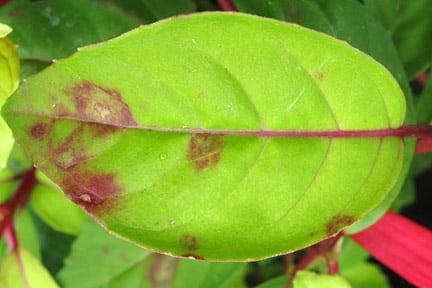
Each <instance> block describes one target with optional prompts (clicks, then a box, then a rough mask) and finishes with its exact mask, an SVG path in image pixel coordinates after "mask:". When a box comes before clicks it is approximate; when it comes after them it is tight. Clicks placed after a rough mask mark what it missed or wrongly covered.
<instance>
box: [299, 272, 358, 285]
mask: <svg viewBox="0 0 432 288" xmlns="http://www.w3.org/2000/svg"><path fill="white" fill-rule="evenodd" d="M321 287H326V288H351V285H349V284H348V282H347V281H346V280H345V279H343V278H342V277H340V276H331V275H318V274H315V273H313V272H309V271H300V272H299V273H298V274H297V276H296V277H295V278H294V286H293V288H321Z"/></svg>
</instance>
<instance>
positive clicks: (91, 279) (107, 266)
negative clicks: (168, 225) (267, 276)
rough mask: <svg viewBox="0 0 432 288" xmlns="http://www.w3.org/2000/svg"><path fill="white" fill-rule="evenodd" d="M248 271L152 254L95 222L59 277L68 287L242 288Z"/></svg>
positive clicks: (238, 266) (240, 265)
mask: <svg viewBox="0 0 432 288" xmlns="http://www.w3.org/2000/svg"><path fill="white" fill-rule="evenodd" d="M95 259H98V260H97V263H98V264H97V265H94V263H95V261H96V260H95ZM244 268H245V264H243V263H209V262H198V261H194V260H178V259H176V258H172V257H169V256H164V255H157V254H149V253H148V252H146V251H145V250H142V249H140V248H137V247H136V246H135V245H132V244H129V243H126V242H124V241H122V240H120V239H117V238H114V237H113V236H111V235H109V234H108V233H107V232H105V231H104V230H102V229H101V228H100V227H98V226H97V225H96V224H94V223H91V224H88V225H86V226H85V228H84V230H83V232H82V234H81V235H80V237H79V238H78V240H77V241H76V243H75V244H74V245H73V249H72V254H71V256H70V257H69V258H68V260H67V261H66V266H65V268H64V269H63V270H62V271H61V272H60V274H59V277H60V279H61V281H62V283H63V285H64V287H66V288H67V287H83V288H85V287H88V288H95V287H109V288H116V287H119V288H121V287H128V288H141V287H173V288H177V287H178V288H182V287H197V288H199V287H206V288H213V287H214V288H230V287H233V288H234V287H236V288H238V287H244V285H243V284H241V283H239V280H240V279H242V276H243V272H244ZM232 285H234V286H232Z"/></svg>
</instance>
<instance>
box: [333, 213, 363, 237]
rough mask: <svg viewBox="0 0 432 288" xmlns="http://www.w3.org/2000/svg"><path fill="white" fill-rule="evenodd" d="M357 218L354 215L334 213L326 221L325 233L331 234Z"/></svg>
mask: <svg viewBox="0 0 432 288" xmlns="http://www.w3.org/2000/svg"><path fill="white" fill-rule="evenodd" d="M356 220H357V218H355V217H354V216H348V215H335V216H333V217H332V218H331V219H330V221H329V222H328V223H327V227H326V228H327V235H329V236H331V235H334V234H336V233H337V232H339V231H340V230H342V228H344V227H346V226H349V225H351V224H352V223H354V222H355V221H356Z"/></svg>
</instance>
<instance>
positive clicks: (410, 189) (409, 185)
mask: <svg viewBox="0 0 432 288" xmlns="http://www.w3.org/2000/svg"><path fill="white" fill-rule="evenodd" d="M415 194H416V186H415V182H414V179H413V177H411V176H410V177H408V178H407V179H406V181H405V184H404V186H403V188H402V190H401V192H400V193H399V195H398V197H397V198H396V199H395V201H394V202H393V204H392V206H391V209H392V210H393V211H395V212H400V211H401V210H402V209H403V208H405V207H407V206H410V205H412V204H413V203H414V202H415Z"/></svg>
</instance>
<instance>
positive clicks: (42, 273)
mask: <svg viewBox="0 0 432 288" xmlns="http://www.w3.org/2000/svg"><path fill="white" fill-rule="evenodd" d="M0 287H2V288H28V287H44V288H56V287H58V286H57V284H56V283H55V282H54V280H53V279H52V278H51V276H50V275H49V273H48V272H47V271H46V270H45V268H44V267H43V266H42V265H41V264H40V263H39V262H38V260H37V259H35V258H34V257H33V256H32V255H31V254H30V253H29V252H27V250H25V249H23V248H20V249H19V250H17V251H11V252H10V253H9V254H8V255H7V256H6V257H5V258H4V259H3V262H2V263H1V266H0Z"/></svg>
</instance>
